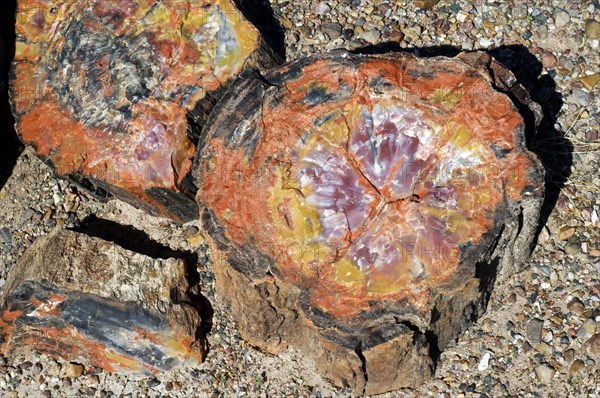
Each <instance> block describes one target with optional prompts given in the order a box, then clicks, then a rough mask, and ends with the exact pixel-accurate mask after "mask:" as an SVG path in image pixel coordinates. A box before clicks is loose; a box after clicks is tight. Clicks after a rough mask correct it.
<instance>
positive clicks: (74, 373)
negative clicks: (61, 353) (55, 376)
mask: <svg viewBox="0 0 600 398" xmlns="http://www.w3.org/2000/svg"><path fill="white" fill-rule="evenodd" d="M84 371H85V367H84V366H83V365H82V364H80V363H74V362H69V364H67V367H66V369H65V375H66V376H67V377H70V378H71V379H75V378H77V377H79V376H81V375H83V372H84Z"/></svg>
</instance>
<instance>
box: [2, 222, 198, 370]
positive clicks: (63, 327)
mask: <svg viewBox="0 0 600 398" xmlns="http://www.w3.org/2000/svg"><path fill="white" fill-rule="evenodd" d="M187 277H188V275H187V270H186V266H185V263H184V262H183V261H182V260H175V259H173V258H170V259H154V258H151V257H148V256H145V255H142V254H139V253H134V252H131V251H128V250H125V249H123V248H121V247H119V246H117V245H115V244H113V243H111V242H107V241H104V240H101V239H98V238H92V237H89V236H87V235H83V234H80V233H77V232H71V231H65V230H55V231H54V232H52V233H51V234H50V235H48V236H44V237H42V238H39V239H38V240H37V241H36V242H34V244H33V245H32V246H31V247H30V248H28V249H27V251H26V252H25V254H24V255H23V257H22V258H21V259H20V260H19V262H18V263H17V265H16V266H15V268H14V269H13V270H11V272H10V274H9V277H8V279H7V284H6V286H5V288H4V291H3V294H2V296H0V352H1V353H2V354H4V355H16V354H20V353H23V352H28V351H30V350H35V351H39V352H43V353H45V354H48V355H52V356H54V357H56V358H61V359H64V360H68V361H76V362H80V363H83V364H85V365H86V366H93V367H100V368H102V369H104V370H106V371H111V372H112V371H119V372H133V373H149V372H157V371H164V370H168V369H171V368H173V367H175V366H179V365H194V364H199V363H200V362H202V356H203V354H204V344H203V337H202V336H201V335H200V317H199V313H198V308H196V307H195V305H196V304H194V302H196V303H197V300H194V295H195V294H198V292H197V291H194V290H195V289H197V287H195V286H190V285H189V283H188V279H187Z"/></svg>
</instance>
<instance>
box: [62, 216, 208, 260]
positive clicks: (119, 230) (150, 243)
mask: <svg viewBox="0 0 600 398" xmlns="http://www.w3.org/2000/svg"><path fill="white" fill-rule="evenodd" d="M72 230H73V231H75V232H79V233H82V234H85V235H89V236H93V237H96V238H100V239H103V240H106V241H109V242H113V243H115V244H117V245H119V246H121V247H122V248H124V249H127V250H131V251H133V252H136V253H140V254H143V255H146V256H149V257H154V258H161V259H168V258H177V259H182V260H184V261H185V263H186V264H188V263H189V264H190V265H192V264H193V265H194V266H196V263H197V262H198V255H197V254H195V253H190V252H186V251H182V250H173V249H171V248H170V247H168V246H165V245H163V244H162V243H159V242H157V241H155V240H153V239H152V238H150V237H149V236H148V234H146V233H145V232H144V231H141V230H139V229H137V228H134V227H132V226H131V225H122V224H119V223H117V222H115V221H111V220H105V219H102V218H98V217H97V216H95V215H91V216H89V217H87V218H86V219H84V220H83V221H81V222H80V223H79V224H78V225H77V226H75V227H73V228H72Z"/></svg>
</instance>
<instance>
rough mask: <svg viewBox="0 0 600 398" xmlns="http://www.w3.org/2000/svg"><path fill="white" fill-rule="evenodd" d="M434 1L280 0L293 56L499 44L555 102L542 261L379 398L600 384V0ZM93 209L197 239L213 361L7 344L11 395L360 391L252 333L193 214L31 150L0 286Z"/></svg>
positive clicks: (165, 235)
mask: <svg viewBox="0 0 600 398" xmlns="http://www.w3.org/2000/svg"><path fill="white" fill-rule="evenodd" d="M427 3H436V2H435V1H418V0H415V1H414V2H413V1H407V0H405V1H386V0H383V1H381V0H325V1H310V0H295V1H293V2H292V1H289V0H271V6H272V8H273V11H274V15H275V17H276V18H277V19H278V20H279V22H280V24H281V26H282V28H283V30H284V31H285V45H286V51H287V54H286V55H287V58H288V60H291V59H294V58H297V57H300V56H304V55H309V54H314V53H320V52H323V51H328V50H332V49H336V48H348V49H353V50H354V49H359V48H363V50H362V51H379V50H380V49H381V46H373V45H376V44H377V43H381V42H391V43H392V44H390V45H388V46H387V48H403V49H409V51H417V50H413V48H429V49H428V50H423V49H422V50H420V51H419V52H420V53H421V54H423V55H432V54H453V53H455V52H456V51H458V50H460V49H464V50H473V49H487V50H490V51H492V53H493V54H494V55H496V56H497V57H498V58H500V59H501V60H502V61H503V62H504V63H505V65H507V66H508V67H509V68H512V69H513V70H514V71H515V72H516V73H517V75H518V76H519V78H520V79H521V80H522V82H523V83H524V84H525V85H526V86H528V88H529V89H530V91H531V92H532V94H533V97H534V98H535V99H536V100H537V101H538V102H540V103H541V104H542V105H543V108H544V112H545V118H544V121H543V128H542V133H540V137H539V139H538V140H537V144H536V145H537V149H538V151H539V153H540V155H541V157H542V159H543V162H544V164H545V165H546V167H547V168H548V170H549V173H548V180H549V188H551V190H550V192H549V200H548V211H547V214H546V215H545V216H546V217H547V221H546V224H545V226H544V228H543V229H542V231H541V234H540V236H539V239H538V244H537V247H536V249H535V252H534V253H533V255H532V257H531V260H530V262H529V263H528V265H527V267H526V269H525V270H523V271H522V272H520V273H519V274H517V275H514V277H512V278H510V279H509V280H507V281H505V282H504V283H503V284H500V285H497V286H496V288H495V290H494V292H493V294H492V297H491V299H490V304H489V307H488V311H487V313H486V314H485V315H484V316H483V317H482V318H481V319H480V320H479V321H478V322H477V323H476V324H475V325H473V327H471V328H470V329H469V330H468V332H467V333H466V334H465V335H464V336H463V337H462V338H461V339H460V340H459V341H458V343H457V344H456V345H455V346H453V347H450V348H448V349H447V350H446V351H445V352H444V353H443V354H442V356H441V358H440V360H439V363H438V368H437V372H436V377H435V379H433V380H431V381H430V382H428V383H427V384H425V385H424V386H422V387H421V388H419V389H418V390H402V391H398V392H395V393H389V394H384V395H382V397H420V396H424V397H429V396H432V397H598V396H600V335H599V334H600V305H599V304H600V240H599V235H600V232H599V228H598V223H599V217H600V199H599V195H598V193H599V189H600V156H599V153H600V123H599V119H598V109H599V107H600V95H599V87H600V85H599V84H598V80H599V78H600V75H598V73H599V70H598V69H599V65H600V62H599V61H600V51H599V48H598V47H599V36H600V23H599V21H600V4H599V3H598V1H589V0H588V1H549V0H546V1H541V0H540V1H512V0H506V1H484V0H477V1H471V2H467V1H444V0H442V1H440V2H439V3H438V4H436V5H433V6H432V7H431V8H429V9H417V8H416V6H415V4H416V5H419V4H421V5H427ZM365 47H366V49H365ZM4 171H5V172H6V170H4ZM91 214H95V215H96V216H98V217H100V218H105V219H109V220H115V221H118V222H120V223H124V224H130V225H133V226H135V227H136V228H138V229H142V230H144V231H145V232H146V233H148V235H149V236H150V237H151V238H152V239H154V240H156V241H158V242H160V243H163V244H167V245H169V246H171V247H173V248H178V249H183V250H190V251H196V252H197V253H198V256H199V270H200V273H201V276H202V283H203V286H202V289H203V293H204V295H205V296H206V297H207V298H208V299H209V300H210V301H211V302H212V303H213V306H214V308H213V310H214V315H213V326H212V329H211V331H210V333H209V335H208V340H209V343H210V347H211V350H210V352H209V354H208V357H207V359H206V362H205V363H204V364H202V365H201V366H200V367H198V369H185V370H175V371H172V372H168V373H164V374H160V375H157V376H155V377H133V376H129V377H126V376H118V375H112V374H107V373H102V372H98V373H97V374H87V375H82V376H79V377H76V378H68V377H66V375H67V373H68V372H70V371H73V369H71V366H70V365H69V364H67V363H58V362H56V361H54V360H52V359H50V358H47V357H45V356H42V355H32V356H31V357H28V358H6V359H5V358H2V357H0V396H7V397H26V396H27V397H37V396H44V397H51V396H52V397H54V396H57V397H59V396H69V397H71V396H77V397H79V396H95V397H111V396H114V397H158V396H177V397H192V396H199V397H238V396H240V397H241V396H248V397H266V396H269V397H270V396H273V397H351V396H353V394H352V393H351V392H349V391H344V390H340V389H337V388H335V387H333V386H332V385H330V384H329V383H328V382H327V381H326V380H324V379H322V378H321V377H320V376H319V375H318V374H317V373H316V371H315V368H314V364H312V363H311V362H310V361H307V360H306V359H305V358H303V357H302V355H301V354H299V353H297V352H294V351H291V350H290V351H287V352H285V353H283V354H281V355H279V356H271V355H267V354H264V353H262V352H260V351H257V350H256V349H253V348H252V347H250V346H248V345H247V344H245V343H244V341H242V340H241V338H240V336H239V333H238V332H237V330H236V326H235V323H234V322H233V321H232V320H231V319H230V317H229V314H228V312H227V309H226V308H223V307H222V306H221V305H220V304H219V299H218V295H217V293H216V292H215V291H214V287H213V275H212V272H211V262H210V256H209V255H208V253H207V252H206V246H205V245H203V244H201V242H198V241H197V239H196V240H194V239H192V238H191V236H194V235H193V233H194V232H195V231H196V228H197V227H198V225H197V224H194V223H191V224H188V225H184V226H176V225H173V224H172V223H170V222H168V221H166V220H163V219H157V218H153V217H150V216H148V215H146V214H143V213H141V212H140V211H138V210H136V209H133V208H131V207H130V206H129V205H127V204H124V203H122V202H120V201H117V200H112V201H109V202H106V203H100V202H98V201H96V200H94V199H92V198H90V197H88V196H87V195H86V194H85V193H83V192H80V191H78V190H77V189H76V188H75V187H73V186H70V185H69V184H68V183H66V182H65V181H61V180H57V179H56V178H55V177H53V176H52V173H51V171H50V170H49V169H48V167H46V166H45V165H44V164H43V163H42V162H41V161H39V160H38V159H37V158H36V157H35V156H34V155H33V154H32V151H31V150H29V149H27V150H25V151H24V152H23V153H22V154H21V156H20V157H19V159H18V161H17V164H16V165H15V167H14V169H13V171H12V176H11V177H10V178H9V179H8V181H7V182H6V184H5V185H4V186H3V188H2V189H1V190H0V286H1V285H3V284H4V279H5V278H6V274H7V272H8V270H10V268H11V267H12V266H13V265H14V263H15V261H16V260H17V259H18V257H19V256H20V255H21V254H22V252H23V251H24V250H25V248H26V247H27V246H29V245H30V244H31V243H32V242H33V240H35V238H36V237H38V236H40V235H43V234H45V233H47V232H49V231H50V230H51V229H52V228H55V227H57V226H58V227H70V226H75V225H77V224H78V223H79V222H80V221H81V220H83V219H85V217H87V216H88V215H91ZM0 288H1V287H0ZM487 354H489V355H487ZM488 357H489V361H488V364H487V366H483V365H485V363H484V362H485V361H483V362H482V359H484V358H488Z"/></svg>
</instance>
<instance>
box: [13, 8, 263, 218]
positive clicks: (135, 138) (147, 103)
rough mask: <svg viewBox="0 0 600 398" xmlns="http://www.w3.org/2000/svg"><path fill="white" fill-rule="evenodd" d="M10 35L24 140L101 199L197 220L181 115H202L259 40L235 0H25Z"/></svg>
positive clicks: (190, 152)
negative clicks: (109, 195) (112, 198)
mask: <svg viewBox="0 0 600 398" xmlns="http://www.w3.org/2000/svg"><path fill="white" fill-rule="evenodd" d="M16 31H17V44H16V53H15V59H14V64H13V70H12V74H13V78H12V82H11V100H12V106H13V113H14V115H15V118H16V122H17V130H18V133H19V134H20V137H21V139H22V140H23V141H24V142H26V143H28V144H31V145H33V146H34V147H35V148H36V151H37V154H38V155H40V156H41V157H43V158H44V159H46V160H47V161H48V163H49V164H51V165H52V166H53V167H54V168H55V170H56V172H57V173H58V174H59V175H61V176H65V175H70V176H72V177H74V178H75V179H76V180H77V181H79V182H80V183H82V185H84V186H86V187H87V188H89V189H92V190H94V191H96V192H97V193H98V194H99V195H103V194H104V192H103V191H109V192H110V193H113V194H116V195H117V196H120V197H121V198H123V199H125V200H128V201H130V202H132V203H136V204H138V205H139V206H142V207H144V208H146V209H147V210H148V211H151V212H153V213H156V214H163V215H166V216H169V217H173V218H175V219H179V220H186V219H187V220H189V219H192V218H194V216H195V214H196V213H197V210H196V208H195V206H194V203H193V200H191V199H189V197H188V196H191V197H193V191H194V189H193V187H190V186H189V185H186V182H185V181H184V179H185V176H186V174H187V173H188V170H189V169H190V165H191V159H192V158H193V156H194V153H195V144H194V142H193V139H190V137H189V136H191V135H192V133H191V132H190V129H191V126H190V125H189V124H188V118H186V115H188V112H191V113H190V114H191V115H192V116H194V115H196V116H197V115H198V114H202V113H203V112H202V108H203V107H205V106H210V105H212V102H214V100H211V98H212V97H213V96H215V95H217V94H215V93H216V92H218V90H219V89H222V88H223V84H224V83H225V82H227V81H228V80H229V79H230V78H231V77H232V76H235V75H236V74H237V73H238V72H239V71H240V70H242V69H243V68H244V67H245V65H246V63H247V62H249V59H250V58H251V57H252V56H253V55H254V54H255V53H256V52H257V51H258V50H259V49H260V48H261V47H260V46H261V39H260V36H259V34H258V31H257V30H256V29H255V28H254V26H252V25H251V24H250V23H249V22H248V21H247V20H246V19H244V17H243V16H242V14H241V13H240V12H239V11H237V9H236V8H235V6H234V5H233V3H232V2H230V1H229V0H217V1H214V2H185V1H179V0H167V1H141V2H128V1H114V0H100V1H95V0H94V1H92V0H85V1H79V2H74V1H71V0H61V1H48V0H33V1H24V2H19V6H18V15H17V24H16ZM205 102H206V104H205ZM192 127H193V126H192ZM190 191H192V192H190ZM185 194H188V196H186V195H185ZM145 202H147V203H148V204H145Z"/></svg>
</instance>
